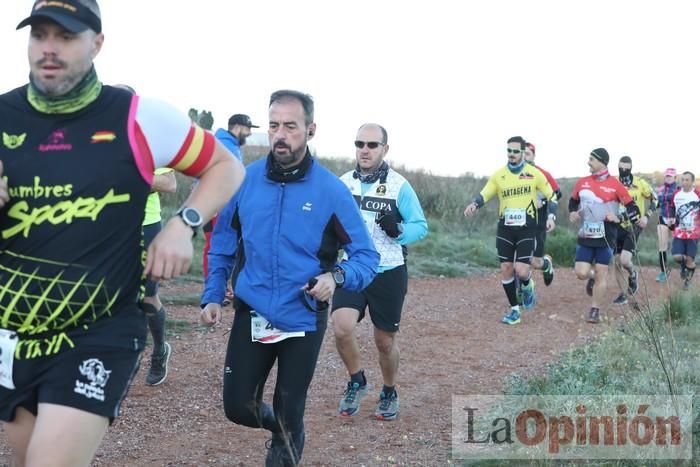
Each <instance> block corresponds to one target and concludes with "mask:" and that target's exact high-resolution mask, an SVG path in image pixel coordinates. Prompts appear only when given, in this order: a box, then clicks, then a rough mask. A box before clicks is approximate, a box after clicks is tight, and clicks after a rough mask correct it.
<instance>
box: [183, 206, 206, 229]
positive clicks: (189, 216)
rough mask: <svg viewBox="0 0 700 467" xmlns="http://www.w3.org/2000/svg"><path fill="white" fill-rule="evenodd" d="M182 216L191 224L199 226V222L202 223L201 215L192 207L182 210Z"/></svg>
mask: <svg viewBox="0 0 700 467" xmlns="http://www.w3.org/2000/svg"><path fill="white" fill-rule="evenodd" d="M182 217H183V218H184V219H185V220H186V221H187V223H188V224H190V225H192V226H199V224H201V223H202V216H200V215H199V213H198V212H197V211H196V210H194V209H192V208H186V209H184V210H183V211H182Z"/></svg>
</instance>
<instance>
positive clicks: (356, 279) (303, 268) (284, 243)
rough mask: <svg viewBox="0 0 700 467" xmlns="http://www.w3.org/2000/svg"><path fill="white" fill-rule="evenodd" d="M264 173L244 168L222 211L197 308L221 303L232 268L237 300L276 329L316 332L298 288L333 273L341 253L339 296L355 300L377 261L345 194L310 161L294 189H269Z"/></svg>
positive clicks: (259, 166) (289, 185) (257, 167)
mask: <svg viewBox="0 0 700 467" xmlns="http://www.w3.org/2000/svg"><path fill="white" fill-rule="evenodd" d="M307 154H308V153H307ZM307 157H310V155H307ZM267 171H268V162H267V160H266V159H262V160H258V161H256V162H253V163H252V164H250V165H249V166H248V167H247V168H246V178H245V180H244V182H243V185H242V186H241V188H240V189H239V191H238V193H236V195H235V196H234V197H233V198H232V199H231V200H230V201H229V203H228V204H227V205H226V207H225V208H224V209H223V210H222V211H221V213H220V215H219V220H218V221H217V223H216V226H215V227H214V232H213V234H212V238H211V250H210V251H209V275H208V276H207V279H206V283H205V288H204V293H203V295H202V300H201V303H202V305H206V304H207V303H221V302H222V301H223V298H224V292H225V290H226V280H227V279H228V278H229V277H230V276H231V272H232V270H233V268H234V261H235V263H236V265H235V266H236V274H235V275H234V279H233V280H234V291H235V295H236V297H237V298H238V299H240V300H243V301H244V302H245V303H246V304H248V305H249V306H250V307H251V308H252V309H253V310H255V311H256V312H257V313H258V314H260V315H262V316H263V317H264V318H265V319H267V320H268V321H269V322H270V323H271V324H272V325H273V326H274V327H276V328H278V329H281V330H283V331H315V330H316V319H317V316H316V313H315V312H313V311H310V310H309V309H308V308H307V307H306V306H305V305H304V302H303V298H302V297H303V296H302V291H301V288H302V287H303V286H304V285H305V284H306V283H307V282H308V280H309V279H310V278H312V277H315V276H317V275H319V274H321V273H323V272H326V271H330V270H332V269H333V267H334V266H335V265H336V264H337V261H338V251H339V249H340V248H342V249H343V250H345V252H346V253H347V257H348V259H347V260H346V261H343V263H342V264H341V267H342V268H343V270H344V271H345V283H344V285H343V288H344V289H347V290H350V291H355V292H359V291H361V290H363V289H365V288H366V287H367V286H368V285H369V284H370V282H371V281H372V280H373V279H374V277H375V275H376V272H375V271H376V270H377V266H378V265H379V253H377V251H376V249H375V248H374V243H373V242H372V240H371V238H370V237H369V234H368V232H367V228H366V227H365V224H364V221H363V219H362V216H361V214H360V210H359V208H358V207H357V203H356V202H355V200H354V199H353V197H352V195H351V194H350V190H348V188H347V187H346V186H345V184H344V183H342V182H341V181H340V179H339V178H338V177H337V176H336V175H335V174H333V173H332V172H330V171H328V170H327V169H326V168H324V167H322V166H321V165H319V164H318V162H316V161H315V160H314V159H313V158H311V164H310V166H309V168H308V169H307V171H306V173H305V174H304V175H303V176H302V177H301V178H300V179H299V180H296V181H292V182H277V181H273V180H272V179H270V178H268V176H267Z"/></svg>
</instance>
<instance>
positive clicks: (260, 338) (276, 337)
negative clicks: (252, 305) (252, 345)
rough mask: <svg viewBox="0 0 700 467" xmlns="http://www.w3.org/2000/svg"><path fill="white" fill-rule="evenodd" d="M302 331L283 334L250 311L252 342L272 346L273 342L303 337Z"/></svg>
mask: <svg viewBox="0 0 700 467" xmlns="http://www.w3.org/2000/svg"><path fill="white" fill-rule="evenodd" d="M305 335H306V333H305V332H304V331H297V332H284V331H280V330H279V329H277V328H275V327H273V326H272V324H270V322H269V321H268V320H266V319H265V318H263V317H262V316H260V315H259V314H257V313H256V312H255V311H253V310H250V337H251V341H252V342H260V343H261V344H274V343H275V342H279V341H283V340H285V339H289V338H290V337H304V336H305Z"/></svg>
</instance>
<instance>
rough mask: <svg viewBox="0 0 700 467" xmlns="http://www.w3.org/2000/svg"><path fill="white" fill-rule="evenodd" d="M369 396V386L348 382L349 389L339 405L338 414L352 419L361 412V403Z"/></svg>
mask: <svg viewBox="0 0 700 467" xmlns="http://www.w3.org/2000/svg"><path fill="white" fill-rule="evenodd" d="M365 394H367V385H366V384H365V385H364V386H360V383H353V382H352V381H348V387H347V389H345V392H344V393H343V398H342V399H340V404H339V405H338V413H339V414H340V415H341V416H343V417H352V416H353V415H355V414H356V413H357V412H358V411H359V410H360V401H361V400H362V398H363V397H365Z"/></svg>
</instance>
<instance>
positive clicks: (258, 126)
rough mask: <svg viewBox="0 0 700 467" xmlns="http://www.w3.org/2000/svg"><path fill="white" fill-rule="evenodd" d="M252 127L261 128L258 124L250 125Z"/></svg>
mask: <svg viewBox="0 0 700 467" xmlns="http://www.w3.org/2000/svg"><path fill="white" fill-rule="evenodd" d="M250 127H251V128H260V127H259V126H258V125H250Z"/></svg>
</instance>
